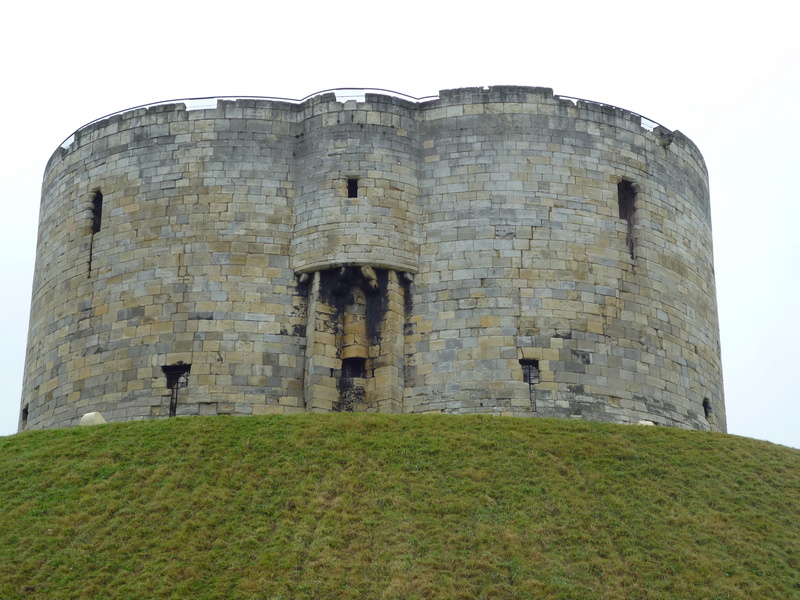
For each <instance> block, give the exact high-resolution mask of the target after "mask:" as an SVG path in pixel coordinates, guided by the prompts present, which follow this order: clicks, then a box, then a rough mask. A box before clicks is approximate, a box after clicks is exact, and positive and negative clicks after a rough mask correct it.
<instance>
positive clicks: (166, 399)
mask: <svg viewBox="0 0 800 600" xmlns="http://www.w3.org/2000/svg"><path fill="white" fill-rule="evenodd" d="M708 202H709V198H708V183H707V174H706V170H705V165H704V163H703V160H702V157H701V156H700V153H699V152H698V150H697V149H696V147H695V146H694V145H693V144H692V143H691V141H690V140H688V139H687V138H685V137H684V136H683V135H682V134H680V133H679V132H669V131H666V130H665V129H663V128H661V127H658V128H656V129H655V130H653V131H651V130H649V129H648V128H646V127H643V126H642V125H641V120H640V118H639V117H638V116H636V115H633V114H631V113H628V112H626V111H623V110H621V109H618V108H614V107H609V106H606V105H600V104H594V103H588V102H582V101H581V102H577V103H575V102H573V101H571V100H567V99H561V98H558V97H557V96H553V94H552V91H551V90H549V89H545V88H515V87H495V88H490V89H482V88H470V89H460V90H449V91H443V92H441V94H440V97H439V98H438V99H437V100H432V101H428V102H420V103H414V102H409V101H406V100H401V99H398V98H395V97H392V96H384V95H373V94H367V95H366V98H365V100H364V101H363V102H356V101H354V100H353V101H348V102H345V103H340V102H337V101H336V98H335V96H334V95H333V94H324V95H320V96H316V97H313V98H311V99H310V100H308V101H305V102H303V103H290V102H280V101H271V100H236V101H219V102H218V105H217V108H216V109H210V110H196V111H195V110H192V111H187V110H186V109H185V107H184V106H183V105H181V104H172V105H162V106H155V107H151V108H147V109H138V110H134V111H130V112H126V113H122V114H120V115H116V116H113V117H111V118H108V119H106V120H102V121H100V122H98V123H94V124H92V125H89V126H87V127H85V128H83V129H81V130H79V131H78V132H77V133H76V136H75V139H74V141H73V142H72V143H71V144H70V145H69V146H68V147H67V148H62V149H59V150H57V151H56V153H55V154H54V155H53V157H52V158H51V160H50V163H49V164H48V167H47V171H46V174H45V181H44V187H43V193H42V208H41V218H40V233H39V244H38V251H37V266H36V274H35V281H34V290H33V302H32V310H31V329H30V336H29V347H28V356H27V365H26V373H25V382H24V389H23V399H22V411H21V419H20V429H29V428H39V427H54V426H64V425H71V424H74V423H76V422H77V421H78V420H79V419H80V417H81V415H83V414H84V413H87V412H91V411H99V412H101V413H102V414H103V415H104V416H105V418H106V419H107V420H109V421H120V420H133V419H144V418H152V417H166V416H169V415H170V414H175V415H184V414H267V413H275V412H280V413H289V412H300V411H304V410H321V411H327V410H372V411H389V412H430V411H436V412H451V413H475V412H481V413H489V414H504V415H517V416H535V415H539V416H558V417H569V418H585V419H591V420H601V421H613V422H637V421H639V420H648V421H654V422H656V423H659V424H663V425H674V426H681V427H693V428H699V429H715V430H722V431H724V430H725V410H724V399H723V393H722V375H721V366H720V353H719V335H718V325H717V314H716V298H715V291H714V276H713V263H712V250H711V225H710V218H709V207H708Z"/></svg>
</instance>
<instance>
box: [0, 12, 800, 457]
mask: <svg viewBox="0 0 800 600" xmlns="http://www.w3.org/2000/svg"><path fill="white" fill-rule="evenodd" d="M556 4H559V6H558V7H556V6H555V5H556ZM715 4H716V6H717V7H718V8H714V9H712V8H711V3H710V2H704V1H703V0H694V1H692V2H687V1H685V0H677V1H676V0H673V1H672V2H662V3H658V5H660V8H659V9H657V10H656V9H655V8H649V7H650V6H656V4H655V3H648V2H632V1H630V2H623V1H615V0H608V1H606V2H598V1H596V0H592V1H588V2H587V1H584V0H573V1H571V2H563V3H555V2H548V3H544V2H542V3H539V2H535V1H528V2H521V1H520V2H514V3H512V2H507V1H505V0H500V1H497V2H492V3H481V4H477V3H476V4H473V5H472V8H469V6H470V5H469V4H468V3H465V2H447V3H445V2H436V0H428V1H426V2H420V1H418V0H411V1H406V2H403V3H399V2H398V3H385V4H383V3H379V2H375V1H374V0H373V1H370V2H365V1H363V0H348V1H347V2H338V3H337V2H330V1H327V2H319V1H316V0H315V1H310V2H303V3H301V2H296V3H292V7H290V3H288V2H263V3H259V5H258V6H256V5H255V3H253V7H250V6H249V3H239V4H236V3H234V4H230V5H227V4H219V3H201V2H183V1H170V0H162V1H161V2H153V1H151V0H145V1H142V2H138V3H109V2H88V1H85V0H76V1H74V2H63V3H58V4H55V3H49V2H48V3H44V2H36V1H35V0H31V1H30V2H26V3H22V2H19V3H14V8H13V10H14V11H15V12H11V9H6V11H5V14H4V17H3V19H2V24H1V25H0V56H2V57H3V58H2V70H0V82H2V88H1V89H0V92H1V93H0V96H1V97H0V109H1V112H0V114H2V115H5V122H4V123H3V139H2V143H0V182H1V183H2V190H3V196H4V206H5V207H6V211H7V212H6V217H5V218H4V219H2V223H0V227H2V235H0V244H2V252H0V260H1V261H2V262H0V272H2V274H3V282H4V288H5V290H4V291H3V292H2V293H0V302H1V303H2V311H0V318H2V331H3V332H4V335H3V336H2V337H1V338H0V353H1V354H2V360H0V369H1V370H2V371H1V373H0V435H8V434H12V433H14V432H15V431H16V426H17V417H18V413H19V401H20V391H21V387H22V371H23V361H24V356H25V343H26V335H27V321H28V311H29V303H30V289H31V278H32V271H33V262H34V254H35V245H36V234H37V219H38V207H39V193H40V185H41V178H42V174H43V172H44V168H45V165H46V163H47V160H48V158H49V157H50V155H51V154H52V153H53V152H54V151H55V149H56V148H57V147H58V145H59V144H60V143H61V142H62V140H63V139H64V138H66V137H67V136H68V135H70V134H71V133H72V132H73V131H74V130H75V129H77V128H79V127H80V126H81V125H83V124H84V123H86V122H88V121H91V120H93V119H96V118H98V117H102V116H104V115H106V114H108V113H111V112H115V111H118V110H121V109H124V108H127V107H131V106H135V105H139V104H146V103H149V102H155V101H159V100H167V99H174V98H187V97H197V96H214V95H220V96H223V95H260V96H282V97H289V98H301V97H303V96H306V95H307V94H310V93H312V92H315V91H318V90H322V89H327V88H335V87H360V86H363V87H377V88H387V89H392V90H397V91H399V92H404V93H407V94H410V95H413V96H425V95H431V94H435V93H437V92H438V90H440V89H447V88H454V87H465V86H480V85H532V86H543V87H551V88H553V89H554V91H555V93H556V94H561V95H568V96H578V97H581V98H587V99H591V100H596V101H600V102H605V103H609V104H615V105H617V106H621V107H623V108H627V109H629V110H632V111H635V112H638V113H641V114H643V115H646V116H648V117H650V118H652V119H654V120H656V121H658V122H660V123H662V124H664V125H665V126H666V127H669V128H671V129H679V130H680V131H682V132H683V133H685V134H686V135H687V136H689V137H690V138H691V139H692V140H693V141H694V142H695V143H696V144H697V146H698V147H699V148H700V150H701V152H702V153H703V155H704V157H705V160H706V163H707V165H708V168H709V172H710V177H711V201H712V209H713V223H714V243H715V263H716V273H717V290H718V296H719V309H720V319H721V331H722V353H723V364H724V375H725V393H726V403H727V411H728V426H729V431H730V433H733V434H737V435H744V436H748V437H755V438H760V439H766V440H770V441H773V442H776V443H780V444H784V445H789V446H794V447H798V448H800V392H798V390H800V385H799V384H798V382H797V381H795V375H798V376H799V377H800V368H798V365H800V316H799V315H798V313H799V312H800V267H799V266H798V259H800V230H798V228H800V169H798V168H797V166H796V165H797V163H798V162H800V160H798V159H800V151H798V149H797V143H798V140H800V117H798V108H800V66H799V65H800V41H798V39H799V38H798V35H797V33H796V17H793V16H792V15H790V14H789V10H790V7H791V3H788V2H785V1H783V0H780V1H778V0H766V1H763V2H760V3H748V4H747V5H745V4H743V3H741V4H739V5H740V6H741V8H734V6H736V5H737V4H738V3H729V4H719V3H715ZM795 344H797V345H795Z"/></svg>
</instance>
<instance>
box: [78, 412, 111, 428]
mask: <svg viewBox="0 0 800 600" xmlns="http://www.w3.org/2000/svg"><path fill="white" fill-rule="evenodd" d="M105 422H106V420H105V419H104V418H103V415H101V414H100V413H99V412H90V413H86V414H85V415H83V416H82V417H81V420H80V425H102V424H103V423H105Z"/></svg>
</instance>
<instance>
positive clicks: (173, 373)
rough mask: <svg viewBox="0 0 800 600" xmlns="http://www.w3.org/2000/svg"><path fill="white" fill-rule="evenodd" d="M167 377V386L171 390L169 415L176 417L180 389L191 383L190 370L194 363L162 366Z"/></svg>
mask: <svg viewBox="0 0 800 600" xmlns="http://www.w3.org/2000/svg"><path fill="white" fill-rule="evenodd" d="M161 370H162V371H163V372H164V375H166V377H167V388H169V390H170V397H169V416H170V417H174V416H175V415H176V413H177V412H178V390H180V389H181V388H185V387H186V386H187V385H189V371H191V370H192V365H187V364H184V363H181V362H179V363H178V364H175V365H166V366H164V367H161Z"/></svg>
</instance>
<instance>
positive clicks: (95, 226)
mask: <svg viewBox="0 0 800 600" xmlns="http://www.w3.org/2000/svg"><path fill="white" fill-rule="evenodd" d="M102 219H103V192H101V191H100V190H95V191H94V192H92V237H91V239H90V240H89V275H88V277H91V276H92V258H93V257H94V236H95V234H97V232H99V231H100V223H101V221H102Z"/></svg>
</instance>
